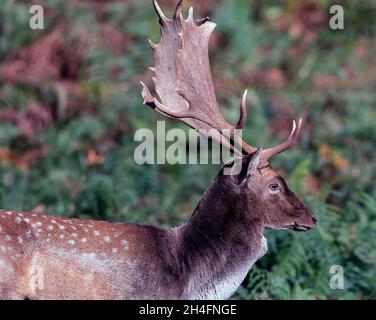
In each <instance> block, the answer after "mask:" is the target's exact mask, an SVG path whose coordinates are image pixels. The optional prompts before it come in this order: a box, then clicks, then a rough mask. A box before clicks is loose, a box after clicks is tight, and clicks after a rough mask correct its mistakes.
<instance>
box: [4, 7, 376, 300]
mask: <svg viewBox="0 0 376 320" xmlns="http://www.w3.org/2000/svg"><path fill="white" fill-rule="evenodd" d="M37 2H38V3H40V4H42V5H43V7H44V9H45V15H46V16H45V29H44V30H38V31H31V30H30V28H29V25H28V23H29V18H30V15H29V7H30V4H31V1H16V0H3V1H2V4H1V6H0V81H1V82H0V117H1V123H0V207H1V208H3V209H15V210H36V211H38V210H39V211H44V212H48V213H51V214H58V215H64V216H69V217H82V218H88V217H94V218H96V219H105V220H109V221H130V222H142V223H155V224H159V225H165V226H170V225H175V224H178V223H182V222H183V221H185V220H187V219H188V218H189V216H190V213H191V212H192V210H193V209H194V207H195V204H196V203H197V202H198V200H199V198H200V196H201V194H202V193H203V191H204V190H205V189H206V188H207V186H208V185H209V184H210V182H211V181H212V179H213V178H214V177H215V175H216V173H217V171H218V170H219V168H220V166H218V165H175V166H169V165H145V166H139V165H137V164H135V162H134V160H133V152H134V149H135V147H136V146H137V144H136V143H135V142H134V141H133V135H134V132H135V131H136V130H137V129H139V128H144V127H146V128H151V129H152V130H155V129H156V121H157V120H158V119H161V117H160V116H158V115H157V114H155V113H154V112H153V111H152V110H149V109H147V108H146V107H143V106H142V99H141V95H140V88H139V85H138V81H139V80H144V81H148V79H150V73H148V72H147V67H148V66H151V65H152V55H151V51H150V49H149V48H148V45H147V41H146V38H148V37H150V38H151V39H152V40H153V41H155V42H156V41H158V37H159V27H158V22H157V19H156V17H155V14H154V12H153V8H152V5H151V1H146V0H143V1H140V0H130V1H73V0H72V1H62V0H60V1H59V0H44V1H42V0H40V1H37ZM192 3H193V4H194V7H195V9H196V13H195V14H196V16H198V15H201V16H203V15H210V16H211V17H212V20H213V21H215V22H216V23H217V24H218V27H217V31H216V33H215V35H214V36H213V38H212V42H211V51H210V53H211V64H212V72H213V77H214V82H215V87H216V91H217V96H218V100H219V103H220V105H221V106H223V108H222V109H221V111H222V113H223V115H224V116H225V118H226V119H228V120H229V121H231V122H234V121H235V120H236V118H237V113H238V103H239V97H240V94H241V92H242V91H243V90H244V88H248V89H250V90H251V91H250V99H249V100H250V102H251V104H252V111H250V112H249V113H250V117H249V118H250V120H249V121H251V125H249V124H248V125H247V127H246V129H245V130H244V132H243V137H245V139H246V140H247V141H250V142H251V143H252V144H254V145H258V146H270V145H272V144H274V143H277V142H278V141H280V140H281V139H283V138H284V137H285V136H286V134H288V130H289V127H290V124H291V123H290V122H291V119H293V118H294V117H296V116H297V115H299V114H302V115H303V117H304V118H305V123H304V130H303V131H304V132H303V137H302V143H301V145H300V147H299V148H296V149H294V150H291V151H289V152H286V153H284V154H283V155H281V156H279V157H277V158H276V159H273V164H274V167H275V168H280V169H281V171H282V172H284V173H285V174H286V176H287V179H288V181H289V183H290V185H291V186H292V187H293V189H294V190H295V191H296V192H297V193H298V194H299V195H300V196H302V197H303V198H304V199H305V201H306V202H307V203H308V204H309V205H310V207H311V208H312V209H313V210H314V211H315V212H316V213H317V215H318V218H319V222H320V223H319V226H318V228H317V229H316V230H313V231H311V232H308V233H294V232H291V231H278V230H268V231H267V234H266V236H267V238H268V244H269V251H268V253H267V255H266V256H265V257H264V258H262V259H261V260H259V261H258V262H257V264H256V265H255V266H254V267H253V268H252V270H251V271H250V273H249V275H248V276H247V278H246V280H245V281H244V283H243V285H242V286H241V287H240V288H239V290H238V292H237V293H236V295H235V296H234V298H242V299H369V298H376V292H375V290H376V241H375V234H376V200H375V195H376V187H375V183H374V181H375V179H376V170H375V169H376V166H375V162H374V161H375V147H376V130H375V123H376V108H375V103H376V95H375V89H376V81H375V80H376V79H375V78H376V60H375V56H376V40H375V39H376V34H375V25H376V21H375V17H376V5H375V3H374V2H371V1H339V3H336V4H342V5H343V7H344V10H345V29H344V30H331V29H330V28H329V25H328V20H329V18H330V15H329V7H330V5H331V4H332V3H331V2H330V1H327V0H317V1H313V0H312V1H297V0H296V1H294V0H290V1H274V0H273V1H265V0H253V1H246V0H233V1H229V0H226V1H225V0H223V1H213V0H207V1H193V2H192ZM33 4H34V1H33ZM161 5H162V7H167V9H166V11H167V12H168V13H170V14H171V12H172V11H173V7H174V1H167V0H166V1H162V0H161ZM187 7H188V5H186V7H185V8H187ZM225 106H226V107H225ZM249 121H248V122H249ZM167 127H168V128H174V127H180V128H185V127H184V125H183V124H180V123H176V122H173V121H168V123H167ZM332 265H340V266H342V267H343V268H344V275H345V289H344V290H333V289H331V288H330V286H329V281H330V277H331V274H330V273H329V270H330V267H331V266H332Z"/></svg>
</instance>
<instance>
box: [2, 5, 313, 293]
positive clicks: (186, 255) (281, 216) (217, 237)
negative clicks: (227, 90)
mask: <svg viewBox="0 0 376 320" xmlns="http://www.w3.org/2000/svg"><path fill="white" fill-rule="evenodd" d="M182 4H183V1H180V2H179V3H178V5H177V8H176V10H175V13H174V15H173V18H172V19H168V18H166V16H165V15H164V14H163V12H162V10H161V9H160V7H159V6H158V4H157V2H156V1H154V7H155V9H156V12H157V14H158V16H159V22H160V25H161V41H160V43H159V44H158V45H155V44H153V43H150V45H151V47H152V48H153V52H154V59H155V67H154V68H153V69H152V70H153V72H154V76H155V77H154V83H155V88H156V93H157V94H158V96H159V99H160V101H158V100H157V99H156V98H154V97H153V96H152V95H151V93H150V91H149V90H148V88H147V87H146V85H144V84H142V86H143V91H142V95H143V97H144V100H145V101H144V102H145V104H147V105H149V106H150V107H152V108H153V109H154V110H155V111H157V112H159V113H161V114H163V115H165V116H168V117H170V118H175V119H180V120H182V121H184V122H185V123H187V124H188V125H189V126H191V127H193V128H195V129H197V130H200V129H202V128H204V129H215V130H217V131H218V133H219V137H220V139H218V142H220V143H223V144H224V145H225V146H226V147H228V148H230V149H231V150H232V151H233V152H234V153H236V154H240V157H239V158H238V159H237V160H235V161H233V162H231V163H228V164H227V165H225V167H224V169H228V170H229V171H230V173H231V172H232V173H233V174H224V169H222V170H221V172H219V174H218V176H217V177H216V178H215V180H214V182H213V183H212V184H211V186H210V187H209V188H208V189H207V191H206V192H205V193H204V195H203V197H202V199H201V201H200V202H199V204H198V205H197V207H196V209H195V210H194V212H193V215H192V217H191V219H190V220H189V221H188V222H186V223H184V224H183V225H181V226H178V227H173V228H161V227H157V226H151V225H140V224H127V223H109V222H102V221H92V220H78V219H67V218H61V217H52V216H48V215H40V214H35V213H26V212H15V211H0V298H2V299H225V298H229V297H230V296H231V295H232V294H233V293H234V292H235V290H236V289H237V288H238V287H239V285H240V284H241V282H242V281H243V279H244V278H245V276H246V275H247V272H248V271H249V269H250V268H251V266H252V265H253V264H254V262H255V261H256V260H257V259H259V258H260V257H262V256H263V255H264V254H265V253H266V251H267V244H266V239H265V238H264V236H263V231H264V229H265V228H276V229H293V230H297V231H302V230H308V229H311V228H314V227H315V225H316V222H317V219H316V216H315V215H314V214H313V213H312V212H311V211H310V209H308V208H307V207H306V206H305V205H304V204H303V202H302V201H301V200H299V199H298V198H297V197H296V196H295V195H294V193H293V192H292V191H291V190H290V189H289V188H288V186H287V184H286V182H285V181H284V180H283V178H282V177H281V176H280V175H279V174H278V172H276V171H275V170H273V169H272V167H271V166H270V164H269V163H268V159H270V158H271V157H272V156H274V155H276V154H278V153H280V152H282V151H284V150H286V149H288V148H289V147H291V146H292V145H293V144H294V143H295V142H296V141H297V139H298V136H299V132H300V129H301V121H299V122H298V123H297V124H295V122H294V125H293V129H292V132H291V134H290V137H289V138H288V139H287V140H286V141H285V142H283V143H282V144H280V145H278V146H276V147H274V148H270V149H265V150H261V149H257V148H255V147H252V146H250V145H248V144H246V143H245V142H242V143H241V144H240V145H241V148H240V149H237V148H236V144H235V143H234V141H233V139H232V138H231V137H228V136H226V137H225V136H224V135H223V134H222V132H223V129H231V130H233V129H234V128H242V127H243V126H244V123H245V119H246V102H245V101H246V100H245V95H244V96H243V99H242V103H241V117H240V120H239V122H238V123H237V124H236V125H230V124H228V123H227V122H226V121H225V120H224V119H223V117H222V116H221V114H220V113H219V108H218V104H217V102H216V97H215V93H214V88H213V83H212V79H211V74H210V68H209V59H208V43H209V37H210V35H211V33H212V31H213V29H214V27H215V24H214V23H212V22H209V21H208V19H207V18H205V19H201V20H194V19H193V12H192V9H190V11H189V15H188V18H187V19H185V18H183V16H182V15H181V8H182ZM239 165H240V168H241V170H240V173H239V170H235V168H239V167H238V166H239Z"/></svg>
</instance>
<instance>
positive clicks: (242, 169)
mask: <svg viewBox="0 0 376 320" xmlns="http://www.w3.org/2000/svg"><path fill="white" fill-rule="evenodd" d="M260 155H261V148H259V149H257V150H256V151H255V152H253V153H250V154H247V155H246V156H244V157H243V158H241V159H236V160H235V161H234V164H233V165H232V167H231V176H232V177H233V179H234V180H235V182H236V183H237V184H240V183H242V182H244V181H246V180H247V179H248V178H249V177H251V176H253V175H254V173H255V172H256V170H257V167H258V166H259V164H260Z"/></svg>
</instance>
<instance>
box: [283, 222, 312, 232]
mask: <svg viewBox="0 0 376 320" xmlns="http://www.w3.org/2000/svg"><path fill="white" fill-rule="evenodd" d="M288 228H289V229H290V230H294V231H308V230H310V229H312V227H309V226H305V225H300V224H297V223H294V224H292V225H289V226H288Z"/></svg>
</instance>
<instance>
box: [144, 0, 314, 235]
mask: <svg viewBox="0 0 376 320" xmlns="http://www.w3.org/2000/svg"><path fill="white" fill-rule="evenodd" d="M182 5H183V0H181V1H179V3H178V5H177V7H176V10H175V13H174V16H173V18H172V19H168V18H167V17H166V16H165V15H164V13H163V12H162V10H161V9H160V7H159V5H158V3H157V2H156V1H154V7H155V10H156V12H157V14H158V16H159V23H160V26H161V41H160V43H159V44H154V43H152V42H151V41H150V40H149V43H150V46H151V48H152V49H153V52H154V60H155V67H153V68H151V71H152V72H153V74H154V77H153V81H154V84H155V91H156V93H157V95H158V96H159V100H158V99H157V98H156V97H154V96H153V95H152V94H151V93H150V91H149V89H148V87H147V86H146V85H145V84H144V83H142V82H141V85H142V88H143V90H142V96H143V98H144V104H146V105H148V106H150V107H151V108H153V109H154V110H155V111H157V112H158V113H160V114H162V115H164V116H167V117H170V118H174V119H179V120H182V121H184V122H185V123H186V124H188V125H189V126H191V127H192V128H194V129H196V130H198V131H199V132H203V133H204V134H205V132H207V131H208V130H210V129H214V130H216V131H217V132H218V135H217V136H214V138H213V137H212V138H213V139H215V140H216V141H217V142H218V143H220V144H222V145H223V146H225V147H227V148H229V149H230V150H231V151H233V152H234V154H235V155H237V156H238V157H239V159H238V160H236V161H235V162H232V163H230V164H227V165H226V166H225V168H230V173H231V171H232V172H239V171H237V170H235V169H238V166H239V165H240V166H241V171H240V174H235V173H233V174H230V175H226V174H224V172H225V170H221V172H220V174H219V177H218V178H217V183H219V182H218V181H221V183H223V184H225V185H226V186H228V188H229V189H228V191H229V192H230V191H231V192H233V193H237V194H242V195H243V196H244V197H243V199H246V200H247V201H249V202H252V204H249V205H251V206H252V207H253V208H254V209H255V206H256V207H258V210H256V211H257V212H258V214H259V215H260V216H261V217H262V220H263V223H264V225H265V227H268V228H279V229H283V228H289V229H292V230H296V231H303V230H308V229H310V228H313V227H314V226H315V225H316V223H317V219H316V216H315V215H314V214H313V213H312V212H311V211H310V210H309V209H308V208H307V207H306V206H305V205H304V204H303V202H302V201H301V200H300V199H299V198H298V197H296V196H295V194H294V193H293V192H292V191H291V190H290V189H289V188H288V186H287V184H286V182H285V180H284V179H283V178H282V177H281V175H280V174H278V172H277V171H275V170H273V168H272V167H271V165H270V164H269V161H268V160H269V159H270V158H271V157H273V156H275V155H277V154H279V153H281V152H283V151H285V150H287V149H289V148H290V147H292V146H293V145H295V144H296V142H297V141H298V138H299V134H300V131H301V125H302V120H301V119H300V120H299V121H298V122H297V123H296V122H295V121H293V125H292V130H291V133H290V135H289V137H288V138H287V139H286V140H285V141H284V142H282V143H281V144H279V145H277V146H275V147H272V148H268V149H264V150H262V149H258V148H256V147H253V146H251V145H249V144H247V143H246V142H244V141H235V139H236V138H235V135H234V134H230V135H226V134H224V131H225V130H224V129H226V130H229V131H230V132H233V131H234V129H241V128H243V127H244V125H245V122H246V117H247V108H246V94H247V90H246V91H245V92H244V94H243V97H242V99H241V104H240V118H239V121H238V122H237V124H235V125H231V124H229V123H227V122H226V121H225V120H224V119H223V117H222V116H221V114H220V112H219V106H218V103H217V100H216V96H215V92H214V86H213V82H212V77H211V73H210V65H209V57H208V46H209V38H210V35H211V33H212V32H213V30H214V28H215V26H216V25H215V24H214V23H213V22H209V21H208V20H209V19H208V18H204V19H199V20H194V19H193V9H192V8H190V10H189V14H188V17H187V19H185V18H183V16H182V14H181V9H182ZM201 129H205V130H206V131H202V130H201ZM235 142H237V143H235ZM239 146H240V147H239ZM231 168H232V169H233V170H231ZM245 205H247V204H245Z"/></svg>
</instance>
